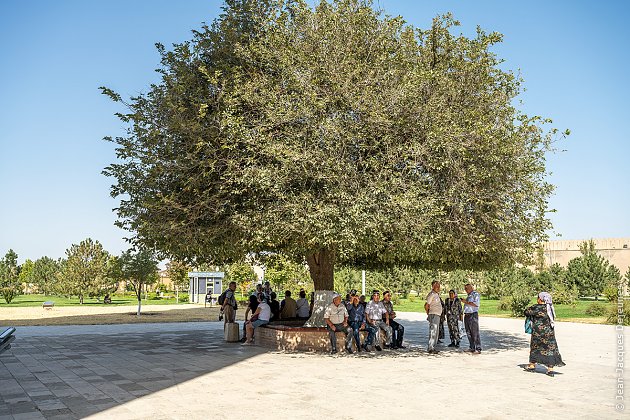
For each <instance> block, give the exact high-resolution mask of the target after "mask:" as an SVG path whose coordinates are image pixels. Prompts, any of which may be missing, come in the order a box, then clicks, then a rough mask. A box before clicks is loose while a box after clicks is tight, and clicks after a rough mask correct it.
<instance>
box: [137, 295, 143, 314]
mask: <svg viewBox="0 0 630 420" xmlns="http://www.w3.org/2000/svg"><path fill="white" fill-rule="evenodd" d="M141 306H142V300H141V299H138V313H137V314H136V316H140V307H141Z"/></svg>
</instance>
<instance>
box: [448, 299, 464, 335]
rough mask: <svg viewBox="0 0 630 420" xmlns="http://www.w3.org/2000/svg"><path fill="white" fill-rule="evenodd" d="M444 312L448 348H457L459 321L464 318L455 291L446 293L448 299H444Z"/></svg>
mask: <svg viewBox="0 0 630 420" xmlns="http://www.w3.org/2000/svg"><path fill="white" fill-rule="evenodd" d="M444 311H445V312H446V323H447V325H448V335H449V336H450V338H451V344H449V345H448V346H449V347H459V342H460V341H461V337H460V335H459V323H458V322H459V321H460V320H462V319H463V317H464V310H463V309H462V303H461V301H460V300H459V298H458V297H457V292H455V290H449V291H448V298H446V305H445V307H444Z"/></svg>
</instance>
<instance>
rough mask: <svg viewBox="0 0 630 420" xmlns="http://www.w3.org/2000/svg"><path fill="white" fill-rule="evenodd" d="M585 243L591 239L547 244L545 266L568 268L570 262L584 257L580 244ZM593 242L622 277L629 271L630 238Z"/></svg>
mask: <svg viewBox="0 0 630 420" xmlns="http://www.w3.org/2000/svg"><path fill="white" fill-rule="evenodd" d="M585 241H586V242H588V241H589V239H582V240H571V241H566V240H560V241H549V242H547V243H545V244H544V246H543V255H544V258H545V265H546V266H548V267H549V266H551V265H553V264H556V263H558V264H560V265H561V266H563V267H566V266H567V264H568V263H569V261H571V260H572V259H573V258H577V257H579V256H581V255H582V254H581V252H580V244H581V243H583V242H585ZM592 241H593V242H595V249H596V250H597V253H598V254H599V255H601V256H602V257H604V258H606V259H607V260H608V261H609V262H610V263H611V264H613V265H614V266H615V267H617V268H618V269H619V271H620V272H621V275H622V276H623V275H624V274H625V273H626V272H627V271H628V267H630V238H614V239H592Z"/></svg>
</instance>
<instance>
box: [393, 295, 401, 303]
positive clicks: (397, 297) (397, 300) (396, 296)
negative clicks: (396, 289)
mask: <svg viewBox="0 0 630 420" xmlns="http://www.w3.org/2000/svg"><path fill="white" fill-rule="evenodd" d="M398 302H400V296H398V294H396V293H392V303H393V304H394V305H398Z"/></svg>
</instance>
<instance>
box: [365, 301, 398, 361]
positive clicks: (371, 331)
mask: <svg viewBox="0 0 630 420" xmlns="http://www.w3.org/2000/svg"><path fill="white" fill-rule="evenodd" d="M383 317H385V320H384V321H383ZM365 321H366V323H365V325H366V328H367V330H368V336H367V339H366V340H365V344H363V349H364V350H367V349H368V347H369V346H371V345H372V343H373V341H374V338H375V337H376V345H375V346H374V347H375V348H376V350H377V351H381V350H383V349H382V348H381V337H380V331H381V330H383V331H385V334H386V337H385V347H386V348H390V347H391V344H392V327H390V326H389V313H388V312H387V309H385V306H384V305H383V302H381V293H380V292H379V291H378V290H374V291H373V292H372V300H370V301H369V302H368V303H367V305H366V306H365Z"/></svg>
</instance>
